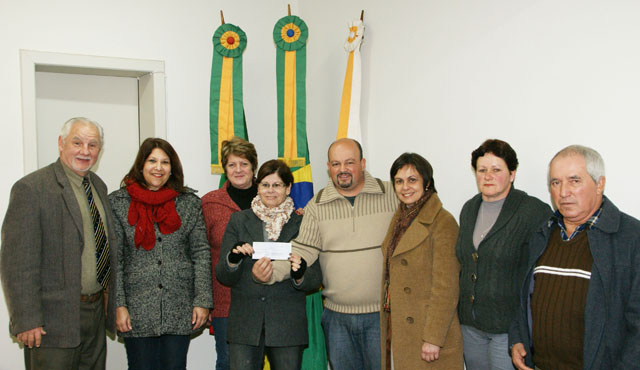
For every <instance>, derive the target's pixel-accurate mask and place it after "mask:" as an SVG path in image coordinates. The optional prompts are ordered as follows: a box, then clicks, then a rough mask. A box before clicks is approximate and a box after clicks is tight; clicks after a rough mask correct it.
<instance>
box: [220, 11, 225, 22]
mask: <svg viewBox="0 0 640 370" xmlns="http://www.w3.org/2000/svg"><path fill="white" fill-rule="evenodd" d="M220 22H221V23H222V24H224V14H223V13H222V9H220Z"/></svg>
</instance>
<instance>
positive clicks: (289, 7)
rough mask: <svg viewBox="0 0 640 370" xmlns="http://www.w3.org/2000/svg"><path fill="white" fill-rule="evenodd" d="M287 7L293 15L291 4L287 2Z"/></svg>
mask: <svg viewBox="0 0 640 370" xmlns="http://www.w3.org/2000/svg"><path fill="white" fill-rule="evenodd" d="M287 8H288V9H289V16H291V4H287Z"/></svg>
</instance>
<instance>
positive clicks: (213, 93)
mask: <svg viewBox="0 0 640 370" xmlns="http://www.w3.org/2000/svg"><path fill="white" fill-rule="evenodd" d="M246 47H247V35H246V34H245V33H244V31H242V29H240V27H238V26H234V25H233V24H230V23H226V24H223V25H222V26H220V27H218V29H216V31H215V32H214V34H213V58H212V61H211V90H210V101H209V129H210V138H211V173H214V174H218V173H224V169H223V168H222V164H221V163H220V146H221V144H222V142H223V141H225V140H228V139H230V138H232V137H233V136H239V137H241V138H243V139H247V124H246V121H245V117H244V106H243V103H242V53H243V52H244V49H245V48H246Z"/></svg>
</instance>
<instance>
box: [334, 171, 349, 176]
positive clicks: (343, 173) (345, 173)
mask: <svg viewBox="0 0 640 370" xmlns="http://www.w3.org/2000/svg"><path fill="white" fill-rule="evenodd" d="M342 175H349V176H351V174H350V173H349V172H338V174H337V175H336V176H342Z"/></svg>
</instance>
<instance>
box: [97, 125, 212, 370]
mask: <svg viewBox="0 0 640 370" xmlns="http://www.w3.org/2000/svg"><path fill="white" fill-rule="evenodd" d="M122 185H123V187H122V188H120V190H117V191H115V192H113V193H111V195H110V196H109V201H110V202H111V207H112V209H113V213H114V218H115V227H114V229H115V232H116V237H117V239H118V243H117V245H114V246H112V248H113V249H114V250H115V251H117V253H118V257H119V260H118V262H119V264H118V266H117V268H118V271H117V284H116V289H117V290H116V307H117V308H116V328H117V329H118V334H119V335H120V336H122V337H124V343H125V348H126V350H127V360H128V364H129V369H130V370H141V369H144V370H147V369H148V370H152V369H171V370H174V369H175V370H184V369H186V361H187V350H188V348H189V341H190V334H192V333H193V332H194V331H195V330H198V329H199V328H201V327H202V326H203V325H204V324H205V323H206V322H207V319H208V315H209V309H210V308H211V307H212V306H213V298H212V294H211V262H210V261H211V256H210V250H209V244H208V242H207V236H206V230H205V224H204V218H203V217H202V209H201V206H200V199H199V198H198V197H197V196H196V195H195V194H194V192H193V190H191V189H189V188H186V187H185V186H184V185H183V173H182V165H181V163H180V159H179V158H178V155H177V153H176V152H175V150H174V149H173V147H172V146H171V144H169V143H168V142H166V141H165V140H162V139H158V138H149V139H146V140H145V141H144V142H143V143H142V145H141V146H140V150H139V151H138V155H137V157H136V160H135V162H134V164H133V167H132V168H131V170H130V171H129V173H128V174H127V175H126V176H125V177H124V179H123V181H122Z"/></svg>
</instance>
